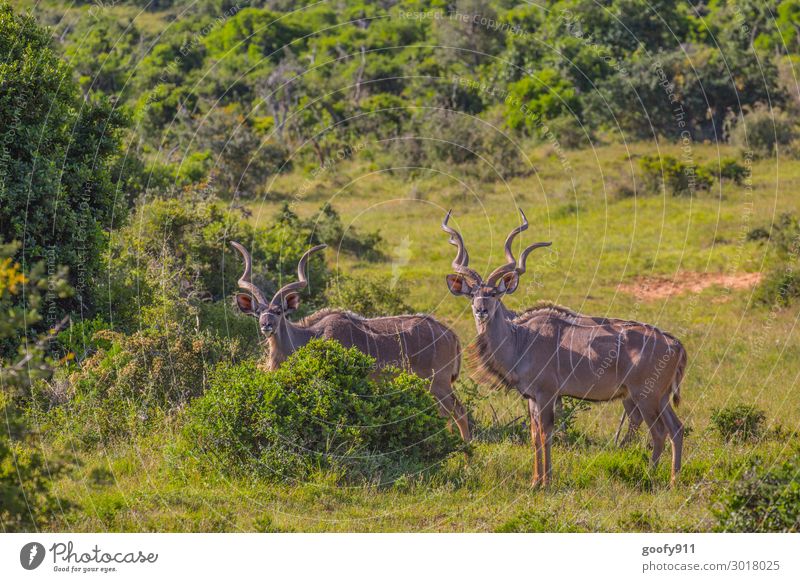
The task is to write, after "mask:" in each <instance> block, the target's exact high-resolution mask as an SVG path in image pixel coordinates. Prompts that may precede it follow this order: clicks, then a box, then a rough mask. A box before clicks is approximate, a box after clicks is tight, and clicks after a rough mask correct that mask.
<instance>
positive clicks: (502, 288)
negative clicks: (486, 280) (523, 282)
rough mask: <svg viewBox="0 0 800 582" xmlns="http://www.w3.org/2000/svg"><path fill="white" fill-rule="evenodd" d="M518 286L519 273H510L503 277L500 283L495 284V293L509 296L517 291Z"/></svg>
mask: <svg viewBox="0 0 800 582" xmlns="http://www.w3.org/2000/svg"><path fill="white" fill-rule="evenodd" d="M518 286H519V273H517V272H516V271H511V272H510V273H506V274H505V275H503V277H502V279H500V282H499V283H498V284H497V291H498V292H500V293H505V294H510V293H513V292H514V291H516V290H517V287H518Z"/></svg>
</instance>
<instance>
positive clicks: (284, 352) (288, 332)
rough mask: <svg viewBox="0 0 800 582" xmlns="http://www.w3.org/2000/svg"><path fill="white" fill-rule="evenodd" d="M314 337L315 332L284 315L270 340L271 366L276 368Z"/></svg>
mask: <svg viewBox="0 0 800 582" xmlns="http://www.w3.org/2000/svg"><path fill="white" fill-rule="evenodd" d="M312 337H313V332H311V331H310V330H308V329H306V328H304V327H301V326H299V325H296V324H294V323H292V322H291V321H289V320H288V319H286V317H282V318H281V321H280V324H278V328H277V329H276V330H275V333H273V334H272V335H271V336H270V338H269V340H268V343H269V359H270V367H271V368H273V369H274V368H276V367H277V366H279V365H280V364H281V363H282V362H283V361H285V360H286V358H288V357H289V356H290V355H292V353H294V352H295V351H296V350H298V349H299V348H301V347H303V346H304V345H306V344H307V343H308V341H309V340H310V339H311V338H312Z"/></svg>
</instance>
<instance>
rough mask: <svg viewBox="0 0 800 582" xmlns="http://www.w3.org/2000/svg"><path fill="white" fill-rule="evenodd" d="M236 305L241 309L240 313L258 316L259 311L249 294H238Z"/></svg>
mask: <svg viewBox="0 0 800 582" xmlns="http://www.w3.org/2000/svg"><path fill="white" fill-rule="evenodd" d="M236 305H237V306H238V307H239V311H241V312H242V313H245V314H247V315H256V312H257V311H258V310H257V309H256V302H255V301H254V300H253V297H252V296H251V295H248V294H247V293H237V294H236Z"/></svg>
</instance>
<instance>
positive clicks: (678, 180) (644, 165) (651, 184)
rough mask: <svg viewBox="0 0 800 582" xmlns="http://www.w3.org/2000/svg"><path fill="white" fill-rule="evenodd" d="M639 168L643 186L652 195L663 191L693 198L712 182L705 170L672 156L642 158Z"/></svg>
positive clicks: (706, 188) (709, 174) (711, 177)
mask: <svg viewBox="0 0 800 582" xmlns="http://www.w3.org/2000/svg"><path fill="white" fill-rule="evenodd" d="M639 168H640V169H641V171H642V173H643V174H644V182H645V185H646V186H647V188H648V189H649V190H650V191H651V192H654V193H659V192H661V191H663V190H665V191H666V192H668V193H670V194H672V195H673V196H693V195H695V194H696V193H697V192H698V191H700V190H708V189H709V188H711V184H712V183H713V182H714V178H713V176H712V175H711V173H710V172H709V171H708V170H707V169H705V168H703V167H701V166H697V165H690V164H685V163H683V162H681V161H679V160H678V159H677V158H674V157H673V156H661V157H658V156H642V157H641V158H640V159H639Z"/></svg>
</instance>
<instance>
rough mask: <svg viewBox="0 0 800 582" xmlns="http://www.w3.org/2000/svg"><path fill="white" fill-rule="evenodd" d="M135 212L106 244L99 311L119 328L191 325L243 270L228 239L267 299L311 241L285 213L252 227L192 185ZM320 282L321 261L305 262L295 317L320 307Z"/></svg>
mask: <svg viewBox="0 0 800 582" xmlns="http://www.w3.org/2000/svg"><path fill="white" fill-rule="evenodd" d="M136 212H137V218H136V220H135V222H134V224H131V225H130V226H126V227H125V228H123V229H121V230H120V231H119V232H118V233H117V234H116V235H115V236H114V238H113V240H112V243H111V259H110V274H109V285H110V292H109V293H108V295H109V296H110V297H111V298H110V299H109V301H110V303H109V305H108V306H107V310H108V312H109V314H111V315H113V321H114V322H115V324H116V325H117V326H119V327H121V328H122V329H126V330H134V329H139V328H141V327H150V326H153V325H163V323H164V322H165V321H177V322H179V323H184V322H186V321H187V320H191V322H192V323H194V321H195V320H196V318H197V317H198V314H197V312H198V310H201V311H202V306H203V305H206V304H208V303H209V302H212V301H220V300H224V299H226V298H227V297H229V296H230V294H231V293H232V292H233V291H235V290H237V285H236V280H237V279H238V278H239V276H240V275H241V274H242V268H243V263H242V258H241V256H240V255H239V254H238V253H237V252H236V251H235V250H234V249H233V248H232V247H231V246H230V244H229V241H231V240H236V241H239V242H241V243H242V244H244V245H245V246H246V247H247V248H248V249H249V250H250V253H251V254H252V256H253V281H254V282H255V283H256V284H257V285H259V287H261V289H263V291H264V293H265V294H266V296H267V297H268V298H269V297H272V294H273V293H275V291H277V290H278V288H279V287H280V286H281V285H284V284H286V283H288V282H289V281H293V280H295V279H296V277H297V274H296V272H297V262H298V261H299V260H300V257H301V256H302V254H303V253H304V252H305V251H306V250H308V248H309V247H310V246H311V245H313V244H316V243H317V242H318V241H319V239H318V238H317V237H316V236H315V235H314V234H312V231H311V230H310V229H309V228H307V227H306V226H305V225H304V224H303V222H302V221H301V220H300V219H299V218H298V217H297V215H295V214H294V213H292V212H291V211H290V210H289V209H288V208H285V209H283V210H282V211H281V212H280V213H278V214H277V215H276V216H275V217H274V219H273V220H272V221H270V226H269V227H268V228H253V227H251V226H250V225H249V224H248V223H247V221H246V220H245V218H244V217H243V216H242V215H240V214H238V213H237V212H235V211H232V210H230V209H229V208H227V207H226V205H224V204H223V203H222V202H221V201H219V199H217V198H216V196H215V195H214V194H213V192H208V191H206V190H205V189H203V188H202V187H200V186H197V187H193V188H187V189H185V190H183V191H181V192H179V193H176V195H175V197H174V198H170V199H167V200H162V199H156V200H153V201H150V202H142V203H140V204H139V206H138V208H137V211H136ZM327 277H328V272H327V270H326V269H325V260H324V258H323V256H322V255H321V254H317V255H315V256H313V257H312V258H311V260H310V261H309V267H308V278H309V281H310V284H309V287H308V289H307V290H306V291H304V293H303V301H302V303H301V309H302V310H303V311H305V310H313V308H314V307H315V306H318V305H319V304H320V303H321V297H322V292H323V291H324V289H325V282H326V280H327ZM301 313H302V312H301Z"/></svg>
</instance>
